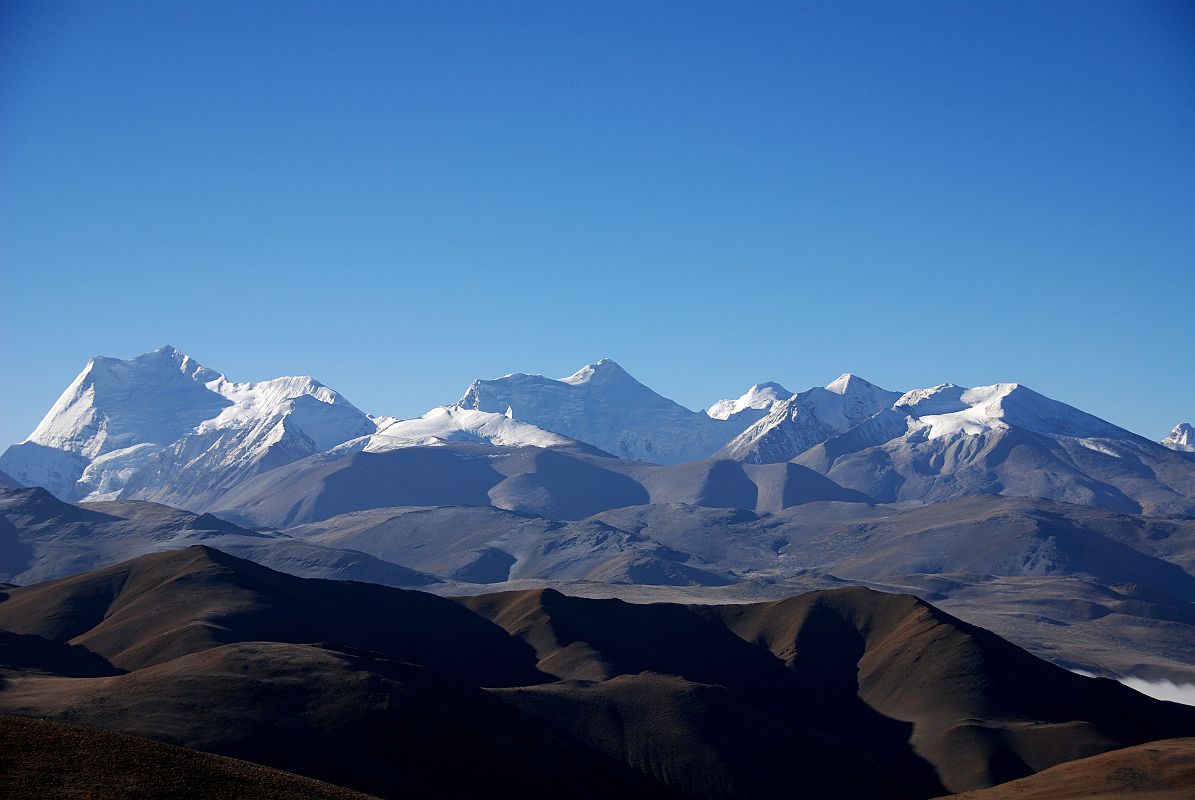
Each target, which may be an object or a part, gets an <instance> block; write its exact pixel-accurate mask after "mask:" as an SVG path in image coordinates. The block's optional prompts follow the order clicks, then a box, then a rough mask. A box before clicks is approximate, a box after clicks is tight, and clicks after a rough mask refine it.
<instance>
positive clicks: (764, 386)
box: [705, 381, 793, 419]
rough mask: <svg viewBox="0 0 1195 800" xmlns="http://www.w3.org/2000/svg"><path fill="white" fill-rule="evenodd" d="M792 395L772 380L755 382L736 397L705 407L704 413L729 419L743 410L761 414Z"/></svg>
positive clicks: (714, 417)
mask: <svg viewBox="0 0 1195 800" xmlns="http://www.w3.org/2000/svg"><path fill="white" fill-rule="evenodd" d="M792 396H793V393H792V392H790V391H789V390H788V389H785V388H784V387H783V386H781V385H780V384H778V383H774V382H772V381H768V382H766V383H757V384H755V385H754V386H752V387H751V388H750V389H748V390H747V391H746V392H744V393H743V394H742V396H740V397H739V398H738V399H736V400H729V399H727V400H719V401H718V402H716V403H714V404H713V405H712V406H710V407H709V408H707V409H706V411H705V413H706V414H707V415H708V416H709V417H711V418H713V419H730V418H731V417H733V416H734V415H735V414H741V413H742V412H744V411H756V412H759V414H758V415H757V416H763V415H764V414H766V413H767V412H768V411H770V410H771V409H772V407H773V406H775V405H776V403H778V402H780V401H782V400H787V399H788V398H790V397H792Z"/></svg>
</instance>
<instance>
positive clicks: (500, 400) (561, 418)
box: [457, 358, 741, 464]
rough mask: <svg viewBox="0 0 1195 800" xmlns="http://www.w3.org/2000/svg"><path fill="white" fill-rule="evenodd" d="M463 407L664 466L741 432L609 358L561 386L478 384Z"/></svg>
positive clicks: (516, 379)
mask: <svg viewBox="0 0 1195 800" xmlns="http://www.w3.org/2000/svg"><path fill="white" fill-rule="evenodd" d="M457 405H459V406H460V407H462V408H465V409H470V410H474V411H488V412H491V413H495V414H503V415H506V416H508V418H510V419H513V420H519V421H522V422H529V423H531V424H533V425H536V426H538V427H540V428H543V429H544V430H547V431H552V432H555V433H560V434H564V435H565V436H568V437H571V438H573V439H577V440H579V441H582V442H586V443H588V444H590V445H593V446H594V447H597V448H599V449H601V450H604V451H606V452H607V453H613V454H614V455H617V456H619V457H622V458H631V459H637V460H643V461H652V462H656V463H663V464H675V463H681V462H685V461H696V460H699V459H702V458H706V457H708V456H709V455H710V454H711V453H713V452H714V451H715V450H717V449H718V447H720V446H721V445H722V443H723V442H725V441H726V440H727V439H728V438H730V437H732V436H734V435H735V434H736V433H737V432H738V430H741V427H738V426H737V425H732V424H730V423H726V422H724V421H722V420H714V419H711V418H710V417H708V416H706V414H705V413H704V412H696V411H691V410H690V409H687V408H685V407H684V406H682V405H680V404H679V403H676V402H674V401H672V400H669V399H668V398H667V397H664V396H662V395H660V394H657V393H656V392H654V391H652V390H651V389H650V388H648V387H647V386H644V385H643V384H642V383H640V382H639V381H638V380H636V379H635V378H634V377H633V376H632V375H630V373H628V372H627V371H626V370H624V369H623V368H622V367H621V366H619V365H618V363H617V362H615V361H613V360H612V359H609V358H603V359H602V360H600V361H598V362H597V363H596V364H587V365H585V366H584V367H582V368H581V369H579V370H577V371H576V372H574V373H573V374H572V375H569V376H568V377H565V378H561V379H558V380H557V379H553V378H546V377H544V376H542V375H529V374H526V373H514V374H511V375H506V376H503V377H501V378H496V379H493V380H476V381H474V382H473V383H472V384H471V385H470V386H469V389H468V390H467V391H466V392H465V394H464V395H463V396H462V397H461V399H460V400H459V401H458V402H457ZM736 428H737V429H736Z"/></svg>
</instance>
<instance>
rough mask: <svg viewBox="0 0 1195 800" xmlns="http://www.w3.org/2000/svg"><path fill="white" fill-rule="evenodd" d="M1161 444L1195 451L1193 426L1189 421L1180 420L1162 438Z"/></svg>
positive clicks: (1194, 430)
mask: <svg viewBox="0 0 1195 800" xmlns="http://www.w3.org/2000/svg"><path fill="white" fill-rule="evenodd" d="M1162 444H1163V445H1165V446H1166V447H1169V448H1170V449H1171V450H1178V451H1180V452H1183V453H1195V426H1192V425H1191V423H1189V422H1180V423H1179V424H1177V425H1175V426H1174V430H1172V431H1170V435H1169V436H1167V437H1166V438H1165V439H1163V440H1162Z"/></svg>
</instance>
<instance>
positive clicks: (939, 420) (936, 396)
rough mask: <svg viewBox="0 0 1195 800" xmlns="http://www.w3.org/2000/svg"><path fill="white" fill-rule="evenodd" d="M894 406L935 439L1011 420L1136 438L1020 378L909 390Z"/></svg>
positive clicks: (1051, 431)
mask: <svg viewBox="0 0 1195 800" xmlns="http://www.w3.org/2000/svg"><path fill="white" fill-rule="evenodd" d="M893 408H894V409H895V410H897V411H900V412H902V413H905V414H907V415H908V416H909V417H910V423H909V427H910V430H911V431H912V430H921V431H922V432H923V433H924V434H925V435H926V436H927V437H928V438H930V439H936V438H938V437H940V436H950V435H954V434H960V433H961V434H967V435H974V434H979V433H983V432H985V431H988V430H993V429H1002V428H1006V427H1009V426H1012V427H1016V428H1022V429H1025V430H1029V431H1033V432H1035V433H1040V434H1044V435H1046V436H1055V437H1057V436H1069V437H1078V438H1123V437H1130V438H1133V434H1131V433H1129V432H1128V431H1126V430H1124V429H1123V428H1119V427H1117V426H1115V425H1113V424H1111V423H1109V422H1105V421H1104V420H1102V419H1100V418H1099V417H1096V416H1093V415H1091V414H1088V413H1086V412H1084V411H1080V410H1079V409H1077V408H1074V407H1072V406H1068V405H1066V404H1065V403H1060V402H1058V401H1057V400H1052V399H1050V398H1049V397H1046V396H1045V395H1042V394H1039V393H1037V392H1035V391H1033V390H1032V389H1030V388H1029V387H1027V386H1024V385H1022V384H1019V383H996V384H992V385H990V386H976V387H974V388H970V389H968V388H964V387H961V386H955V385H954V384H949V383H947V384H941V385H939V386H934V387H931V388H928V389H917V390H914V391H911V392H907V393H905V394H904V395H903V396H901V398H900V399H899V400H897V401H896V404H895V405H894V406H893Z"/></svg>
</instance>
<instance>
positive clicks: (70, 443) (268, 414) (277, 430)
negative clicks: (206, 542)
mask: <svg viewBox="0 0 1195 800" xmlns="http://www.w3.org/2000/svg"><path fill="white" fill-rule="evenodd" d="M374 430H375V425H374V423H373V422H372V421H371V420H370V419H369V417H367V416H366V415H365V414H364V413H362V412H361V411H359V410H358V409H357V408H356V407H354V406H353V405H352V404H351V403H349V402H348V401H347V400H345V399H344V398H342V397H341V396H340V395H339V394H337V393H336V392H335V391H333V390H331V389H329V388H328V387H326V386H324V385H323V384H321V383H319V382H318V381H316V380H314V379H312V378H309V377H290V378H278V379H275V380H270V381H262V382H260V383H235V382H232V381H229V380H228V379H227V378H225V377H224V376H223V375H221V374H219V373H218V372H215V371H214V370H211V369H208V368H207V367H204V366H202V365H201V364H199V363H197V362H196V361H195V360H194V359H192V358H191V357H189V356H187V355H186V354H184V353H182V352H180V351H179V350H177V349H175V348H173V347H162V348H159V349H157V350H155V351H153V352H152V353H145V354H143V355H140V356H137V357H136V358H133V359H129V360H121V359H116V358H106V357H96V358H93V359H92V360H91V361H89V362H88V363H87V366H86V367H84V369H83V371H82V372H81V373H79V376H78V377H77V378H75V380H74V381H73V382H72V383H71V384H70V386H68V387H67V389H66V391H64V392H63V393H62V396H61V397H59V398H58V401H57V402H55V403H54V405H53V406H52V407H51V409H50V411H49V413H48V414H46V416H45V418H44V419H43V420H42V421H41V424H39V425H38V426H37V428H36V429H35V430H34V432H33V433H32V434H30V436H29V438H28V439H26V440H25V441H24V442H22V443H21V444H19V445H14V446H13V447H10V448H9V449H8V450H7V451H6V452H5V453H4V455H3V456H0V466H2V468H3V469H4V470H5V471H6V472H9V473H10V474H11V475H12V476H13V477H14V478H16V479H17V480H19V481H21V482H22V483H24V484H26V485H39V486H44V487H45V488H47V489H49V490H50V491H52V492H53V493H54V494H56V495H57V496H59V497H61V498H64V499H81V498H88V499H103V498H111V497H115V496H117V495H118V494H122V495H123V496H125V497H141V498H146V499H149V498H152V499H160V500H166V501H172V502H180V503H181V502H183V501H186V502H190V501H191V500H193V497H194V490H195V489H196V488H197V487H202V488H203V490H204V492H207V493H209V494H210V493H213V492H218V491H219V490H220V489H221V488H222V487H224V486H227V485H230V484H231V483H234V482H236V481H237V480H239V479H241V478H243V477H246V476H247V475H251V474H256V473H257V472H261V471H264V470H266V469H269V468H271V467H273V466H278V465H281V464H285V463H289V462H290V461H294V460H296V459H298V458H303V457H305V456H308V455H311V454H312V453H316V452H320V451H322V450H326V449H328V448H330V447H333V446H335V445H337V444H340V443H341V442H344V441H347V440H348V439H352V438H356V437H359V436H363V435H366V434H369V433H372V432H373V431H374Z"/></svg>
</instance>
